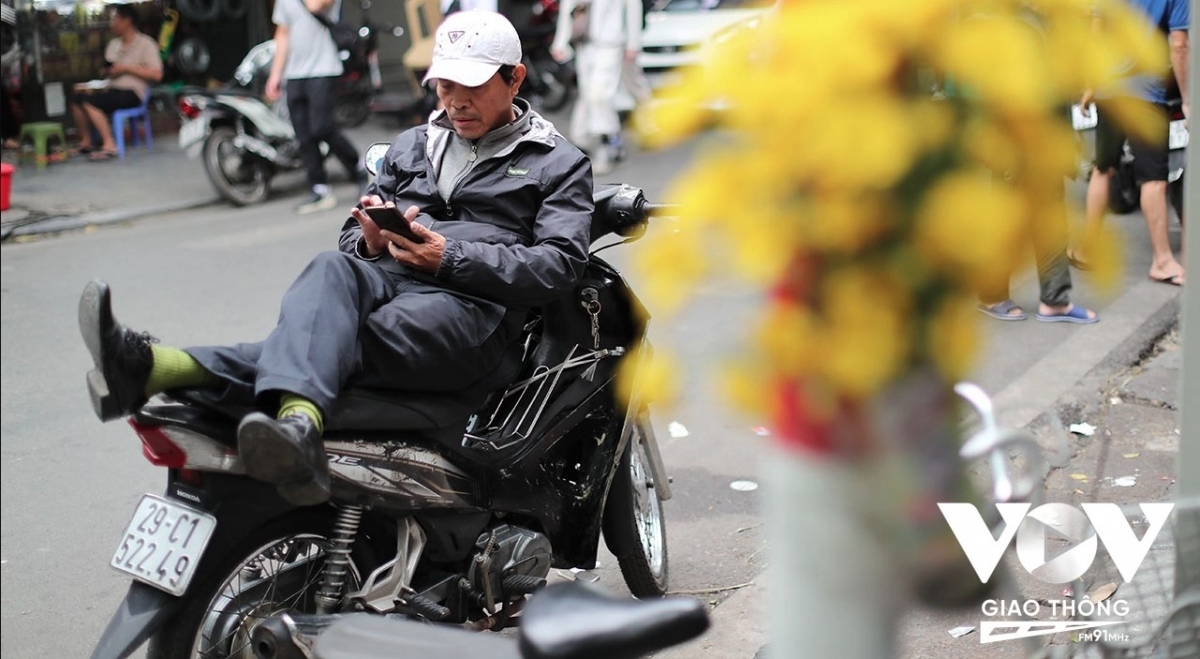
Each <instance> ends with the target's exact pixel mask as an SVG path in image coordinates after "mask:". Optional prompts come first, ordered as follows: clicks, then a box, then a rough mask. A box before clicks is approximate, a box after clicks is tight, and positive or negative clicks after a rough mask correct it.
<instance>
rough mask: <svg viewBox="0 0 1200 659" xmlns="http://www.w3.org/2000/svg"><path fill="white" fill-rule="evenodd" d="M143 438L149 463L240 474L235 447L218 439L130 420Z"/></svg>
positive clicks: (172, 427)
mask: <svg viewBox="0 0 1200 659" xmlns="http://www.w3.org/2000/svg"><path fill="white" fill-rule="evenodd" d="M129 425H131V426H133V429H134V431H136V432H137V434H138V437H140V438H141V440H142V454H143V455H145V456H146V459H147V460H149V461H150V464H153V465H156V466H159V467H168V468H171V469H196V470H200V471H221V472H227V473H235V474H242V473H245V469H244V468H243V467H242V460H241V458H239V457H238V454H237V451H236V450H235V449H233V448H232V447H230V446H226V445H225V444H222V443H221V442H219V441H217V440H215V439H212V438H211V437H207V436H205V435H201V434H199V433H196V432H193V431H191V430H187V429H185V428H180V427H178V426H170V425H166V426H146V425H141V424H139V423H137V422H135V421H133V420H130V422H129Z"/></svg>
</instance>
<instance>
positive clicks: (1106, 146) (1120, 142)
mask: <svg viewBox="0 0 1200 659" xmlns="http://www.w3.org/2000/svg"><path fill="white" fill-rule="evenodd" d="M1124 147H1125V129H1124V128H1122V127H1121V126H1120V124H1118V123H1117V121H1116V119H1115V118H1113V113H1112V110H1110V109H1108V107H1106V104H1105V102H1104V101H1096V163H1095V164H1096V169H1098V170H1100V171H1102V172H1104V171H1108V170H1111V169H1113V168H1114V167H1116V166H1117V165H1118V164H1119V163H1120V162H1121V152H1122V151H1123V150H1124Z"/></svg>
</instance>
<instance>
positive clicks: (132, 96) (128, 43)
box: [71, 5, 162, 161]
mask: <svg viewBox="0 0 1200 659" xmlns="http://www.w3.org/2000/svg"><path fill="white" fill-rule="evenodd" d="M112 12H113V13H112V19H111V23H110V25H111V27H112V31H113V33H114V34H116V35H117V36H116V38H115V39H113V40H112V41H109V42H108V47H106V48H105V49H104V61H105V68H104V75H105V78H106V79H107V81H108V85H107V86H106V87H105V88H104V89H100V90H97V91H94V92H91V93H88V94H76V95H74V97H73V98H72V99H71V118H72V119H73V120H74V121H75V130H76V131H78V133H79V148H78V153H81V154H88V158H89V159H91V160H94V161H95V160H108V159H110V158H112V157H114V156H116V155H117V144H116V141H115V139H114V138H113V132H112V120H111V119H110V118H109V117H110V115H112V113H113V112H116V111H117V110H123V109H126V108H136V107H138V106H139V105H141V104H142V101H143V100H145V98H146V95H147V94H149V93H150V84H151V83H155V82H158V81H160V80H162V59H161V58H160V57H159V54H158V42H157V41H155V40H154V39H151V38H150V37H149V36H147V35H145V34H142V32H141V30H139V29H138V15H137V11H136V10H135V9H134V8H133V6H132V5H113V9H112ZM93 128H94V129H95V130H96V132H97V133H98V134H99V135H100V144H99V146H97V145H96V144H94V143H93V140H92V129H93Z"/></svg>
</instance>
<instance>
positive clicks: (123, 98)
mask: <svg viewBox="0 0 1200 659" xmlns="http://www.w3.org/2000/svg"><path fill="white" fill-rule="evenodd" d="M75 102H76V103H84V104H87V105H90V106H92V107H94V108H97V109H99V110H101V111H102V112H104V114H112V113H113V112H116V111H117V110H125V109H128V108H136V107H138V106H139V105H141V104H142V99H141V98H139V97H138V95H137V92H135V91H133V90H131V89H101V90H100V91H96V92H92V93H91V94H75Z"/></svg>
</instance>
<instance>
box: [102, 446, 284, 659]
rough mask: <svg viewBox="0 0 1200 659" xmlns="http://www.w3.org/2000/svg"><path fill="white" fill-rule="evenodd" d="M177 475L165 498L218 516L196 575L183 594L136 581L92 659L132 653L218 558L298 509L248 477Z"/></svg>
mask: <svg viewBox="0 0 1200 659" xmlns="http://www.w3.org/2000/svg"><path fill="white" fill-rule="evenodd" d="M178 476H179V472H178V471H177V470H174V469H172V470H171V476H170V478H169V482H168V484H167V492H166V496H168V497H169V498H172V499H176V500H178V501H180V502H182V503H185V504H187V505H189V506H192V507H195V508H200V509H203V510H205V511H207V512H210V513H212V514H214V515H216V517H217V526H216V530H215V531H214V534H213V537H212V540H211V541H210V542H209V545H208V548H207V549H206V550H205V552H204V556H203V558H202V559H201V561H200V565H199V567H198V569H197V571H196V576H195V578H193V579H192V583H191V585H190V586H188V590H187V592H186V593H184V595H183V597H175V596H174V595H170V594H168V593H165V592H163V591H161V590H159V589H157V588H155V587H153V586H148V585H146V584H143V583H141V582H137V581H135V582H133V583H131V584H130V585H129V592H128V593H126V595H125V599H124V600H123V601H122V602H121V604H120V606H119V607H118V608H117V611H116V613H114V614H113V617H112V619H111V620H109V623H108V626H107V627H106V628H105V630H104V633H103V634H102V635H101V637H100V642H99V643H98V644H97V645H96V649H95V650H94V651H93V652H92V659H124V658H125V657H128V656H129V655H130V654H131V653H133V652H134V651H135V650H137V649H138V648H139V647H140V646H141V645H142V644H143V643H145V642H146V640H147V639H148V638H150V637H151V636H152V635H153V634H154V633H155V632H157V631H158V630H159V629H161V628H163V626H164V625H168V624H170V621H171V620H172V619H173V618H174V617H175V616H176V615H177V614H178V613H179V611H180V610H181V609H182V608H183V607H184V606H185V605H186V604H187V603H188V602H189V601H191V599H190V598H191V597H193V596H194V594H195V592H196V590H197V589H198V588H203V587H204V586H205V584H206V582H207V579H208V577H209V576H210V575H208V574H207V573H208V572H211V568H210V566H211V565H213V564H214V561H217V562H219V561H220V559H221V558H223V557H224V555H225V554H227V553H228V552H229V551H230V550H232V549H233V548H234V547H236V546H238V545H239V544H241V542H242V541H243V540H244V539H245V538H246V537H248V536H249V535H250V534H251V533H253V532H254V531H255V530H257V529H258V528H260V527H261V526H262V525H264V524H266V523H268V522H269V521H270V520H272V519H275V518H277V517H280V516H282V515H284V514H287V513H288V512H290V511H292V510H294V509H295V508H294V507H293V506H292V505H291V504H289V503H287V502H286V501H284V500H283V499H282V498H281V497H280V496H279V494H278V492H277V491H276V489H275V487H274V486H272V485H269V484H267V483H261V482H259V481H256V480H253V479H250V478H246V477H245V476H237V475H233V474H220V473H207V474H205V475H204V479H203V483H202V484H200V485H192V484H188V483H185V482H183V481H182V480H180V479H179V478H178Z"/></svg>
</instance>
